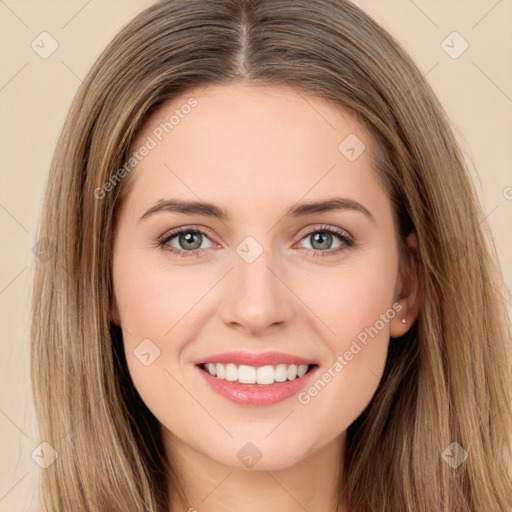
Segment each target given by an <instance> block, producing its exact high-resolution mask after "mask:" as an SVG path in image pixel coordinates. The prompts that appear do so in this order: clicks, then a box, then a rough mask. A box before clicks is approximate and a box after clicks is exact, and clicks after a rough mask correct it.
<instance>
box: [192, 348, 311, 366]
mask: <svg viewBox="0 0 512 512" xmlns="http://www.w3.org/2000/svg"><path fill="white" fill-rule="evenodd" d="M205 363H223V364H227V363H233V364H236V365H241V364H244V365H248V366H266V365H278V364H296V365H300V364H308V365H313V364H317V363H316V361H312V360H309V359H305V358H303V357H299V356H295V355H292V354H283V353H282V352H261V353H259V354H255V353H252V352H240V351H237V352H223V353H221V354H212V355H211V356H207V357H205V358H203V359H199V360H197V361H195V364H196V365H200V364H205Z"/></svg>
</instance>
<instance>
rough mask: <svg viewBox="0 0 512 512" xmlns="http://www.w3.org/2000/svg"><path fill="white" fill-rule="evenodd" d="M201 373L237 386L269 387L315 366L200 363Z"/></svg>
mask: <svg viewBox="0 0 512 512" xmlns="http://www.w3.org/2000/svg"><path fill="white" fill-rule="evenodd" d="M198 366H199V368H201V369H202V370H203V371H205V372H206V373H208V374H209V375H211V376H212V377H215V378H217V379H218V380H226V381H229V382H234V383H238V384H253V385H254V384H256V385H260V386H271V385H273V384H279V383H284V382H289V381H294V380H298V379H300V378H302V377H304V375H306V374H307V373H309V372H310V371H311V370H313V369H314V368H316V367H317V366H318V365H317V364H300V365H296V364H277V365H265V366H249V365H244V364H240V365H237V364H233V363H227V364H223V363H202V364H200V365H198Z"/></svg>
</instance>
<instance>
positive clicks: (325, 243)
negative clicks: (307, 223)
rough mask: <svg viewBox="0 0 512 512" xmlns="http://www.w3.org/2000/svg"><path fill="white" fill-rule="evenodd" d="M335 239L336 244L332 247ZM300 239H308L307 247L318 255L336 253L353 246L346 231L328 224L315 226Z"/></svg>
mask: <svg viewBox="0 0 512 512" xmlns="http://www.w3.org/2000/svg"><path fill="white" fill-rule="evenodd" d="M335 239H337V240H338V244H337V245H336V246H334V248H333V247H332V244H333V241H335ZM302 240H307V241H309V243H310V247H307V248H308V249H312V250H313V251H314V254H315V255H318V256H325V255H332V254H336V253H338V252H340V251H343V250H345V249H347V248H349V247H353V246H354V241H353V239H352V237H351V236H350V235H349V234H348V233H347V232H346V231H343V230H342V229H339V228H334V227H330V226H315V228H314V229H313V230H310V231H309V232H308V233H306V235H305V236H303V238H301V240H300V241H302Z"/></svg>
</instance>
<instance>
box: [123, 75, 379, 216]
mask: <svg viewBox="0 0 512 512" xmlns="http://www.w3.org/2000/svg"><path fill="white" fill-rule="evenodd" d="M144 145H146V146H148V147H149V146H151V149H150V151H146V152H145V153H146V154H145V156H144V157H143V158H141V160H140V161H139V162H138V163H137V165H136V167H135V169H134V171H133V175H132V176H131V179H133V180H134V183H133V184H132V185H133V189H134V190H133V192H135V193H136V195H137V196H138V197H139V198H141V199H144V198H147V199H148V200H149V199H150V198H152V199H153V200H155V199H159V198H160V197H159V196H163V195H164V194H165V195H173V196H175V197H176V196H179V197H187V198H195V199H197V198H199V197H200V198H202V199H215V200H216V201H215V202H219V201H222V199H225V200H230V201H231V202H233V198H236V199H238V200H239V201H240V202H241V204H249V202H252V203H254V201H255V198H257V199H256V201H259V202H260V204H259V206H260V207H268V206H269V205H270V204H276V203H280V202H283V201H286V202H287V204H288V203H290V202H294V201H298V200H299V199H301V197H303V196H305V195H308V196H309V197H308V199H313V198H314V197H313V196H316V195H322V196H325V195H326V194H329V195H334V193H336V195H338V194H348V195H351V196H359V198H361V195H365V196H366V198H367V201H370V202H372V201H373V200H375V199H376V197H375V196H376V194H377V195H378V194H382V190H381V189H380V187H379V185H378V183H377V176H376V174H375V172H374V170H373V166H372V160H371V155H370V152H371V151H372V146H373V144H372V141H371V140H370V138H369V135H368V134H367V132H366V131H365V129H364V127H363V126H362V125H361V124H360V123H358V122H357V121H356V119H355V118H354V117H353V116H352V115H351V114H350V113H349V112H347V111H344V110H343V109H341V108H340V107H336V106H334V105H332V104H330V103H328V102H327V101H326V100H323V99H321V98H318V97H314V96H312V95H308V94H307V93H305V92H302V91H298V90H296V89H295V88H291V87H287V86H279V87H261V86H254V85H245V84H237V85H216V86H209V87H204V88H197V89H194V90H191V91H188V92H186V93H184V94H182V95H180V96H178V97H176V98H173V99H172V100H170V101H167V102H166V103H164V104H163V105H162V106H161V107H160V108H159V109H158V110H156V111H155V112H153V113H152V115H151V116H150V117H149V118H148V119H147V120H146V122H145V123H144V125H143V126H142V128H141V130H140V131H139V133H138V136H137V137H136V139H135V140H134V143H133V144H132V147H131V152H133V151H137V149H140V148H142V147H143V146H144ZM131 152H130V153H131ZM229 198H231V199H229ZM244 202H245V203H244Z"/></svg>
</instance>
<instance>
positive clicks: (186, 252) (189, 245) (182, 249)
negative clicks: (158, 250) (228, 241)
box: [158, 227, 208, 257]
mask: <svg viewBox="0 0 512 512" xmlns="http://www.w3.org/2000/svg"><path fill="white" fill-rule="evenodd" d="M174 239H176V240H174ZM204 240H208V236H207V233H206V232H204V231H203V230H201V229H199V228H190V227H188V228H187V227H183V228H177V229H175V230H173V231H171V232H170V233H165V234H164V235H163V236H162V237H161V238H160V239H159V240H158V245H159V246H160V247H162V248H164V247H165V249H166V250H168V251H170V252H173V253H176V254H177V255H179V256H185V257H186V256H198V255H199V251H200V250H202V249H207V248H208V247H204V246H203V241H204Z"/></svg>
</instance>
